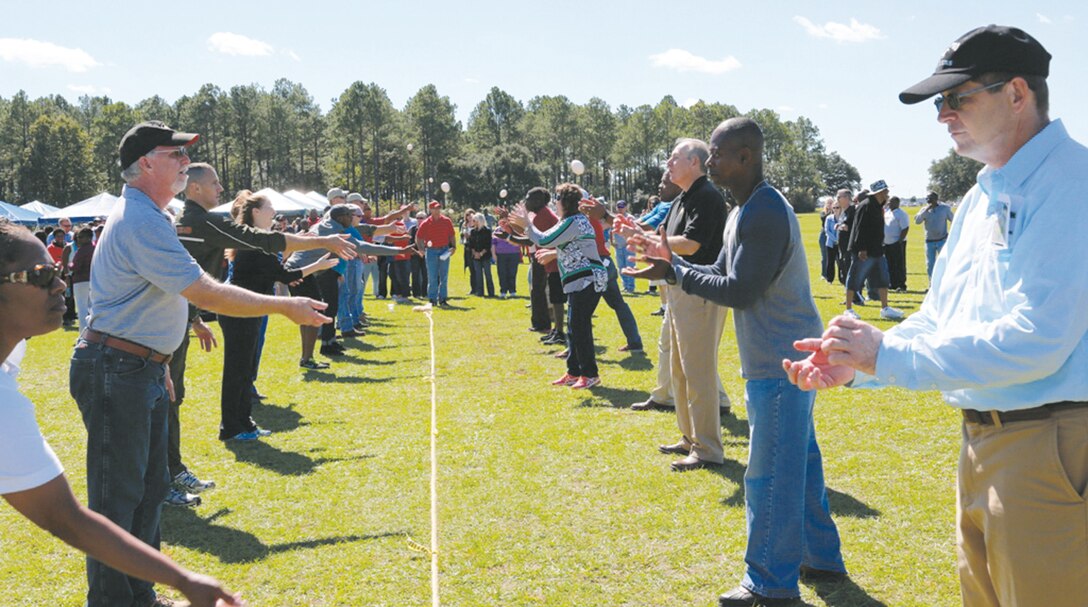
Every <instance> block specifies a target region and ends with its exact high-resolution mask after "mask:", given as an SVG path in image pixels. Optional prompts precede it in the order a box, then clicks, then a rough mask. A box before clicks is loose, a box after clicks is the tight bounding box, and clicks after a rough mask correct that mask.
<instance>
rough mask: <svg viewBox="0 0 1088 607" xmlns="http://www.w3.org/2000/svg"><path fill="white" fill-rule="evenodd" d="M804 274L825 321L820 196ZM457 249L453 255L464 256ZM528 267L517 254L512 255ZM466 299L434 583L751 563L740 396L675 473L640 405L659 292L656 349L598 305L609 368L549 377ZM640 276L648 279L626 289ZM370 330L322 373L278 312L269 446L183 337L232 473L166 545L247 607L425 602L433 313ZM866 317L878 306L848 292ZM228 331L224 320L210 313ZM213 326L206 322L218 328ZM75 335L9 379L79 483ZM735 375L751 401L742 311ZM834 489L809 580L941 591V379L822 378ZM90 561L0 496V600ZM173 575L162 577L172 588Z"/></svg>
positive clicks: (622, 589) (704, 597)
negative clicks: (691, 462)
mask: <svg viewBox="0 0 1088 607" xmlns="http://www.w3.org/2000/svg"><path fill="white" fill-rule="evenodd" d="M801 224H802V227H803V230H804V232H805V235H806V236H805V244H806V248H807V249H808V253H809V257H808V258H809V264H810V266H811V268H812V277H813V288H814V293H815V296H816V301H817V304H818V305H819V307H820V310H821V314H822V316H823V318H824V320H825V321H827V320H829V319H830V318H831V317H832V316H834V315H835V314H837V313H839V312H840V311H841V306H840V305H839V302H840V301H841V300H842V289H841V287H840V286H839V285H837V284H836V285H835V286H833V287H832V286H830V285H827V284H826V283H824V282H823V280H822V279H820V278H819V273H818V270H817V266H818V264H819V253H818V251H817V245H816V233H817V230H818V229H819V228H818V217H817V216H816V215H805V216H802V217H801ZM920 232H921V231H920V229H919V228H918V227H917V226H915V227H913V228H912V231H911V238H910V246H909V250H908V271H909V272H910V274H909V278H908V285H909V286H910V288H911V289H912V291H911V292H909V293H906V294H893V295H892V305H894V306H897V307H899V308H900V309H902V310H904V311H905V312H907V313H910V312H913V311H914V310H916V309H917V307H918V305H919V304H920V302H921V300H922V293H923V290H924V289H925V287H927V286H928V283H927V279H926V276H925V259H924V249H923V246H924V244H923V242H922V240H923V239H922V237H921V233H920ZM455 265H456V264H455ZM521 269H522V271H524V266H523V267H522V268H521ZM451 279H452V280H451V283H452V287H451V295H452V296H453V298H452V304H453V307H452V309H449V310H439V311H436V312H435V314H434V318H435V335H436V338H437V360H438V376H437V382H438V383H437V387H438V411H439V413H438V415H439V419H438V423H439V431H440V434H439V436H438V465H439V479H438V482H439V492H440V496H439V499H440V510H439V517H440V525H439V533H440V544H441V551H440V555H441V577H440V583H441V590H442V603H443V604H444V605H449V606H462V607H475V606H485V605H488V606H489V605H504V606H505V605H510V606H521V605H530V606H536V605H539V606H550V607H569V606H578V607H598V606H602V607H603V606H607V605H617V606H632V607H633V606H661V605H693V606H706V605H713V604H716V598H717V596H718V594H719V593H720V592H722V591H724V590H728V589H729V588H732V587H733V586H735V585H736V583H737V582H738V581H739V579H740V576H741V575H742V573H743V560H742V559H743V552H744V546H745V533H744V505H743V487H742V478H743V474H744V465H745V462H746V459H747V450H748V445H747V442H748V439H747V424H746V422H745V413H744V409H743V407H735V409H734V411H735V415H736V417H730V418H726V419H724V420H723V437H724V439H725V443H726V459H727V461H726V464H725V465H724V466H722V467H721V468H720V469H716V470H701V471H696V472H691V473H686V474H676V473H672V472H670V471H669V462H670V461H671V460H672V459H673V458H672V457H670V456H667V455H662V454H659V453H658V452H657V450H656V448H655V446H656V445H657V444H658V443H661V442H672V441H674V440H676V438H677V430H676V423H675V418H674V415H673V414H671V413H665V412H642V413H638V412H633V411H630V410H629V409H627V408H625V406H626V405H628V404H630V403H632V402H635V401H638V400H643V399H644V398H645V397H646V395H647V391H648V390H649V389H650V388H652V387H653V382H654V377H655V375H654V369H653V367H654V365H655V364H657V360H656V359H657V353H656V348H655V347H654V345H655V344H656V341H657V334H658V331H659V330H660V320H659V318H658V317H654V316H650V312H651V311H653V310H655V309H656V308H657V305H658V299H657V296H656V295H654V296H651V295H645V294H643V295H638V296H635V297H632V298H630V299H629V301H630V303H631V306H632V307H633V309H634V311H635V316H636V318H637V319H638V322H639V327H640V329H641V331H642V335H643V339H644V341H645V342H646V346H647V354H646V355H637V356H631V355H625V354H623V353H620V352H617V348H619V347H620V346H622V345H623V343H624V342H623V338H622V335H621V333H620V330H619V326H618V324H617V322H616V320H615V316H614V315H613V314H612V312H611V310H609V309H608V308H607V307H606V306H604V304H603V303H602V305H601V306H600V307H599V308H598V310H597V317H596V320H595V324H594V327H595V329H594V330H595V332H596V335H597V345H598V351H599V361H600V364H601V376H602V379H603V380H604V384H603V387H601V388H598V389H594V390H593V391H592V393H591V394H586V393H584V392H583V393H578V392H572V391H570V390H567V389H564V388H554V387H552V386H549V385H548V384H547V382H548V380H551V379H554V378H555V377H557V376H559V375H561V374H562V371H563V365H562V361H560V360H557V359H555V358H553V357H552V356H551V354H552V353H554V352H555V351H556V348H546V347H542V346H540V345H539V344H538V343H537V339H536V336H535V334H531V333H528V332H527V331H526V328H527V327H528V324H529V323H528V309H526V307H525V306H526V304H527V302H528V299H527V297H526V295H527V293H528V288H527V286H526V284H525V283H526V281H525V276H524V272H522V273H521V275H520V276H519V285H518V286H519V293H520V294H521V297H519V298H517V299H512V300H505V301H500V300H491V299H487V300H485V299H477V298H469V297H467V296H465V295H464V294H466V293H467V292H468V279H467V276H466V275H464V274H462V272H461V270H460V268H454V269H452V271H451ZM638 286H639V290H640V291H645V286H646V285H645V283H641V284H639V285H638ZM366 305H367V311H368V312H369V313H370V315H371V317H372V318H373V319H374V321H375V322H374V326H373V330H372V331H371V332H370V333H369V334H368V335H367V336H366V337H364V338H363V339H362V340H349V341H348V345H349V346H350V347H349V354H348V356H346V357H343V359H342V362H340V361H338V362H336V363H334V365H333V369H332V370H331V371H334V372H309V373H302V372H300V370H299V369H298V367H297V362H298V354H299V345H298V337H297V335H298V333H297V330H296V329H295V328H294V326H292V325H290V324H289V323H288V322H287V321H285V320H284V319H282V318H274V319H273V320H272V322H271V323H270V325H269V335H268V340H267V345H266V347H265V352H264V359H263V363H262V367H261V379H260V381H259V384H258V386H259V389H260V390H261V391H262V392H264V393H265V394H268V395H270V398H269V399H268V401H266V404H264V405H262V406H260V407H259V408H257V410H256V411H255V412H254V417H255V418H256V419H257V421H258V423H260V424H261V425H262V426H264V427H266V428H268V429H270V430H273V431H274V434H273V435H272V436H270V437H269V438H267V439H266V440H263V441H262V442H259V443H255V444H224V443H222V442H220V441H218V440H217V430H218V418H219V413H218V411H219V385H220V376H221V369H222V360H221V356H222V354H221V351H215V352H212V353H210V354H206V353H202V352H199V351H193V352H190V355H189V372H188V378H189V379H188V397H187V399H186V402H185V405H184V407H183V408H182V423H183V443H182V447H183V453H184V455H185V459H186V462H187V463H188V464H189V466H190V467H191V468H192V469H193V471H194V472H196V473H197V474H198V475H199V476H201V477H202V478H204V477H206V478H211V479H215V480H216V481H217V482H218V484H219V487H218V488H217V489H215V490H214V491H211V492H209V493H206V494H205V502H204V504H203V505H201V506H200V507H198V508H196V509H192V510H189V509H167V510H166V511H165V513H164V520H163V540H164V547H163V549H164V551H165V552H167V553H168V554H170V555H171V556H172V557H174V558H175V559H177V560H179V561H180V562H182V563H183V564H185V565H186V566H188V567H190V568H192V569H195V570H197V571H201V572H206V573H209V574H212V575H215V576H217V577H219V578H220V579H221V580H223V581H224V582H225V583H226V584H227V585H228V586H229V587H230V588H232V589H236V590H241V591H242V592H243V593H244V595H245V597H246V598H247V599H248V600H249V602H250V604H251V605H321V606H326V605H351V606H355V605H367V606H370V605H373V606H384V605H388V606H392V605H397V606H403V605H427V604H429V603H430V581H429V580H430V559H429V557H428V556H427V555H425V554H421V553H418V552H413V551H411V550H409V549H408V546H407V541H406V538H407V537H411V538H413V539H415V540H416V541H418V542H420V543H422V544H427V543H428V540H429V533H430V531H429V529H430V527H429V525H430V523H429V521H430V514H429V492H428V491H429V489H428V483H429V470H430V465H429V440H430V437H429V427H430V382H429V381H428V376H429V373H430V359H429V356H430V349H429V345H428V341H427V331H428V326H427V319H426V317H425V316H424V315H423V314H420V313H417V312H413V311H412V310H411V308H410V307H408V306H396V307H395V308H393V309H390V308H389V307H388V306H387V305H386V302H384V301H375V300H372V299H370V298H369V297H368V299H367V302H366ZM859 312H860V313H861V316H862V318H863V319H865V320H868V321H875V322H876V324H877V325H878V326H888V325H889V323H885V322H882V321H879V320H876V319H877V315H878V313H879V306H876V305H872V304H871V305H869V306H866V307H864V308H859ZM213 327H214V325H213ZM214 330H215V331H216V333H217V334H218V333H219V330H218V327H214ZM75 337H76V333H75V332H74V331H72V330H66V331H57V332H54V333H52V334H50V335H47V336H44V337H40V338H36V339H34V340H33V341H32V343H31V347H30V352H29V354H28V357H27V360H26V362H25V365H24V369H25V371H24V373H23V375H22V376H21V384H22V389H23V392H24V393H25V394H27V395H28V396H29V397H30V398H31V399H32V400H33V401H34V402H35V403H36V404H37V408H38V419H39V421H40V423H41V426H42V428H43V431H44V433H45V435H46V437H47V438H48V440H49V441H50V443H51V444H52V445H53V448H54V449H55V450H56V451H57V454H58V456H59V457H60V459H61V461H62V462H63V463H64V464H65V465H66V467H67V470H68V472H67V474H68V478H69V480H70V481H71V483H72V485H73V486H74V487H75V490H76V493H77V495H78V496H79V497H80V500H81V501H84V500H85V482H84V478H85V472H84V448H85V436H84V434H85V432H84V429H83V426H82V423H81V422H80V419H79V413H78V411H77V409H76V406H75V404H74V402H73V401H72V399H71V398H70V396H69V395H68V389H67V386H68V358H69V355H70V351H71V347H72V344H73V343H74V341H75ZM720 351H721V375H722V379H723V381H724V382H725V386H726V389H727V391H728V392H729V395H730V397H731V398H732V399H733V400H734V403H739V402H740V401H741V400H742V398H743V390H742V380H741V378H740V376H739V369H738V364H739V363H738V355H737V351H736V345H735V341H734V336H733V331H732V320H731V319H730V320H729V322H727V324H726V332H725V336H724V338H723V340H722V344H721V350H720ZM816 402H817V408H816V419H817V426H818V431H819V436H820V440H821V445H822V448H823V452H824V466H825V471H826V476H827V484H828V487H829V489H830V490H831V507H832V513H833V515H834V517H835V520H836V522H837V523H838V525H839V530H840V532H841V534H842V540H843V551H844V555H845V558H846V564H847V567H848V568H849V570H850V572H851V578H850V581H849V582H846V583H843V584H838V585H826V586H805V585H803V586H802V593H803V598H804V600H805V602H806V603H807V604H809V605H814V606H824V605H827V606H835V607H852V606H864V605H888V606H903V605H918V606H926V607H932V606H934V605H952V604H957V603H958V601H959V591H958V584H957V578H956V573H955V561H954V556H953V549H954V540H955V536H954V529H953V518H954V512H955V501H954V490H955V485H954V479H955V462H956V459H957V452H958V443H959V436H958V435H959V420H958V417H957V415H956V414H955V413H954V411H953V410H952V409H951V408H949V407H946V406H944V405H943V404H942V403H941V401H940V399H939V397H938V396H937V395H936V394H935V393H911V392H906V391H903V390H899V389H886V390H879V391H862V390H855V391H850V390H845V389H840V390H835V391H832V392H828V393H824V394H821V395H820V396H819V397H818V398H817V401H816ZM83 571H84V570H83V559H82V558H80V556H79V555H78V554H77V553H76V552H75V551H73V550H72V549H70V548H68V547H67V546H65V545H63V544H61V543H60V542H59V541H57V540H55V539H54V538H52V537H50V536H48V535H47V534H45V533H44V532H41V531H39V530H37V529H35V528H32V526H31V525H30V523H28V522H27V521H25V520H24V519H22V518H21V517H19V516H18V515H17V514H16V513H15V512H14V510H12V509H11V508H10V507H8V506H7V505H2V506H0V587H2V588H4V589H5V590H4V591H3V592H2V593H0V605H43V604H50V605H72V606H76V605H81V604H82V601H83V594H84V592H85V588H86V583H85V580H84V574H83ZM165 593H166V594H169V595H172V593H173V591H172V590H169V589H167V590H165Z"/></svg>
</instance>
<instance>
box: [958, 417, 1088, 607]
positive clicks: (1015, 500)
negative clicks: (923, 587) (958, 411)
mask: <svg viewBox="0 0 1088 607" xmlns="http://www.w3.org/2000/svg"><path fill="white" fill-rule="evenodd" d="M1086 487H1088V409H1069V410H1064V411H1057V412H1055V413H1054V415H1053V416H1052V417H1050V418H1049V419H1042V420H1032V421H1021V422H1012V423H1008V424H1004V425H1002V426H1001V427H996V426H991V425H981V424H974V423H965V424H964V427H963V447H962V449H961V452H960V464H959V483H958V487H957V508H956V522H957V530H956V540H957V542H956V543H957V557H958V561H959V563H958V564H959V571H960V588H961V591H962V593H963V604H964V605H966V606H968V607H996V606H999V605H1000V606H1001V607H1031V606H1035V605H1038V606H1046V607H1063V606H1066V605H1068V606H1070V607H1073V606H1083V605H1088V503H1086V502H1085V493H1086V492H1085V489H1086Z"/></svg>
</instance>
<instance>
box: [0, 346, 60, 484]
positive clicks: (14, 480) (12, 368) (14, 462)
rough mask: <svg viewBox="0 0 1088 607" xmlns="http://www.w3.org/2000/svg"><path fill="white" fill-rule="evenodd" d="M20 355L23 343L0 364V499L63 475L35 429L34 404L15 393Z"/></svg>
mask: <svg viewBox="0 0 1088 607" xmlns="http://www.w3.org/2000/svg"><path fill="white" fill-rule="evenodd" d="M24 352H26V342H19V345H18V346H16V347H15V350H14V351H13V352H12V353H11V356H9V357H8V359H7V360H6V361H4V362H3V363H2V364H0V495H3V494H5V493H15V492H16V491H25V490H27V489H33V488H34V487H39V486H41V485H44V484H46V483H48V482H49V481H51V480H53V479H54V478H56V477H57V476H59V475H60V474H61V473H62V472H64V468H63V467H62V466H61V465H60V460H58V459H57V455H56V454H55V453H53V449H52V448H50V447H49V443H47V442H45V438H44V437H42V432H41V430H40V429H39V428H38V420H37V419H36V418H35V417H34V404H33V403H31V402H30V399H28V398H27V397H25V396H23V395H22V394H20V393H19V384H18V383H16V381H15V376H16V375H18V374H19V364H20V363H22V360H23V353H24Z"/></svg>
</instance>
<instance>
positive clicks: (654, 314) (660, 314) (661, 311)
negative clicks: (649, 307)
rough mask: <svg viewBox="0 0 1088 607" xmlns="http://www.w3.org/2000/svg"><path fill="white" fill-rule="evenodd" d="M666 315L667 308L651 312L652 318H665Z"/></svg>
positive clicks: (663, 307) (662, 307)
mask: <svg viewBox="0 0 1088 607" xmlns="http://www.w3.org/2000/svg"><path fill="white" fill-rule="evenodd" d="M664 315H665V306H661V307H660V308H658V309H657V310H656V311H655V312H650V316H664Z"/></svg>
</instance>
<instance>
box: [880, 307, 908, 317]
mask: <svg viewBox="0 0 1088 607" xmlns="http://www.w3.org/2000/svg"><path fill="white" fill-rule="evenodd" d="M880 317H881V318H883V319H884V320H903V312H902V311H900V310H896V309H895V308H893V307H891V306H888V307H887V308H882V309H881V310H880Z"/></svg>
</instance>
